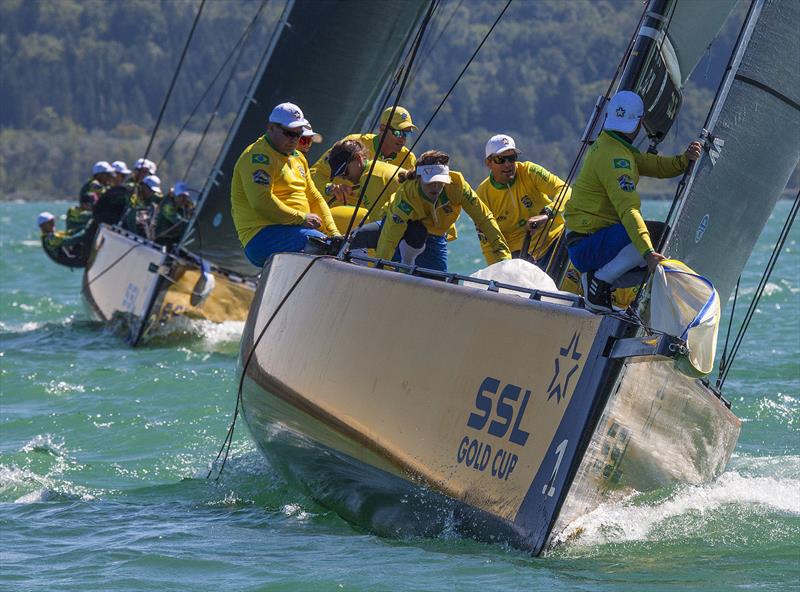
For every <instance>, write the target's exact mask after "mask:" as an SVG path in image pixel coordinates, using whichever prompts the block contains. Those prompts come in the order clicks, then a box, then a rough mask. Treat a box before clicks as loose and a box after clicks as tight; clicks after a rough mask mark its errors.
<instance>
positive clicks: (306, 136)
mask: <svg viewBox="0 0 800 592" xmlns="http://www.w3.org/2000/svg"><path fill="white" fill-rule="evenodd" d="M320 142H322V136H320V135H319V134H318V133H316V132H315V131H314V130H312V129H311V128H310V127H307V128H303V135H302V136H300V141H298V142H297V150H298V151H300V152H302V153H303V155H304V156H306V160H308V151H309V150H311V146H312V145H313V144H319V143H320Z"/></svg>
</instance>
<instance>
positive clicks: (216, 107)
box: [183, 0, 267, 179]
mask: <svg viewBox="0 0 800 592" xmlns="http://www.w3.org/2000/svg"><path fill="white" fill-rule="evenodd" d="M266 5H267V0H262V2H261V6H259V8H258V12H257V13H256V15H255V16H254V17H253V20H252V21H250V24H249V25H248V26H247V29H246V30H245V41H244V43H242V44H241V46H240V47H239V55H237V56H236V60H235V61H234V62H233V65H232V66H231V71H230V73H229V74H228V80H227V81H226V82H225V85H224V86H223V87H222V92H221V93H220V94H219V98H218V99H217V103H216V105H214V109H213V110H212V111H211V116H210V117H209V118H208V122H207V123H206V127H205V128H204V129H203V134H202V135H201V136H200V141H199V142H198V143H197V146H195V149H194V154H193V155H192V158H191V160H190V161H189V164H188V166H187V167H186V172H185V173H184V174H183V178H184V179H188V178H189V171H191V170H192V166H194V163H195V160H197V155H198V154H200V148H201V147H202V146H203V143H204V142H205V140H206V136H207V135H208V130H209V129H210V128H211V124H212V123H213V122H214V119H216V117H217V113H219V108H220V106H221V105H222V101H223V99H224V98H225V95H226V94H227V92H228V88H229V87H230V85H231V82H232V81H233V77H234V75H235V74H236V68H237V66H238V65H239V62H240V61H241V59H242V56H243V55H244V48H245V46H246V44H247V38H249V37H250V34H251V33H252V32H253V28H254V25H255V23H256V21H257V20H258V17H259V16H261V11H262V10H264V7H265V6H266Z"/></svg>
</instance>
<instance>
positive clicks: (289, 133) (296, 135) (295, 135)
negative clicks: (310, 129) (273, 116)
mask: <svg viewBox="0 0 800 592" xmlns="http://www.w3.org/2000/svg"><path fill="white" fill-rule="evenodd" d="M278 129H280V130H281V131H282V132H283V135H284V136H286V137H287V138H292V139H294V140H296V139H298V138H299V137H300V136H302V135H303V131H302V130H300V131H299V132H293V131H291V130H288V129H286V128H285V127H283V126H280V125H279V126H278Z"/></svg>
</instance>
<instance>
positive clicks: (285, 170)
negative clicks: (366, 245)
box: [231, 135, 339, 246]
mask: <svg viewBox="0 0 800 592" xmlns="http://www.w3.org/2000/svg"><path fill="white" fill-rule="evenodd" d="M231 213H232V214H233V222H234V224H235V225H236V232H237V233H238V234H239V241H240V242H241V243H242V246H246V245H247V243H248V242H250V239H252V238H253V237H254V236H255V235H256V234H258V231H259V230H261V229H262V228H264V227H266V226H271V225H273V224H289V225H298V226H299V225H302V224H303V223H304V222H305V219H306V214H308V213H315V214H317V215H318V216H319V217H320V218H322V228H321V230H322V231H323V232H325V233H326V234H328V235H333V234H339V231H338V230H337V229H336V225H335V224H334V222H333V217H332V216H331V211H330V209H329V208H328V204H327V203H326V202H325V199H324V198H323V197H322V195H320V193H319V191H317V188H316V187H314V184H313V183H312V182H311V175H310V172H309V169H308V162H307V161H306V159H305V156H303V155H302V153H300V152H298V151H297V150H295V151H294V152H292V153H291V154H284V153H283V152H279V151H278V150H277V149H276V148H274V147H273V146H272V145H271V144H270V142H269V140H268V139H267V136H266V135H264V136H261V137H260V138H259V139H258V140H256V141H255V142H253V143H252V144H250V146H248V147H247V148H245V150H244V152H242V154H241V156H239V160H237V161H236V165H235V166H234V167H233V179H232V180H231Z"/></svg>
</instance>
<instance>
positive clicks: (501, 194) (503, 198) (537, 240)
mask: <svg viewBox="0 0 800 592" xmlns="http://www.w3.org/2000/svg"><path fill="white" fill-rule="evenodd" d="M516 169H517V172H516V174H515V176H514V178H513V179H512V180H511V183H508V184H507V185H503V184H501V183H498V182H496V181H495V180H494V179H493V178H492V176H491V175H489V176H488V177H486V179H484V180H483V182H482V183H481V184H480V185H478V190H477V194H478V197H479V198H480V199H481V201H482V202H483V203H485V204H486V205H487V206H488V207H489V209H490V210H491V211H492V214H494V219H495V220H497V226H498V227H499V228H500V232H502V233H503V238H505V240H506V243H507V244H508V247H509V248H510V249H511V251H512V252H513V251H519V250H520V249H521V248H522V241H523V240H524V239H525V235H526V234H527V232H528V230H527V223H528V219H529V218H531V217H533V216H538V215H539V214H541V213H542V210H543V209H544V208H550V209H551V210H552V211H553V213H555V214H556V217H555V218H554V219H553V221H552V223H551V224H548V225H542V226H541V227H540V228H539V229H538V230H537V231H536V232H535V233H534V234H533V236H532V237H531V248H533V247H535V248H536V250H535V252H533V253H531V254H532V255H533V258H534V259H540V258H541V257H543V256H544V255H545V253H547V249H549V248H550V245H552V244H553V241H555V240H556V239H557V238H558V237H559V236H560V235H561V232H562V230H563V228H564V218H563V217H562V215H561V212H563V211H564V206H565V205H566V203H567V200H569V197H570V193H571V191H570V189H569V188H567V190H566V192H565V193H564V197H563V198H562V199H561V201H560V203H559V204H558V207H556V200H557V199H558V197H559V195H560V194H561V191H562V189H563V187H564V185H565V183H564V181H562V180H561V179H559V178H558V177H557V176H556V175H554V174H553V173H551V172H550V171H548V170H547V169H545V168H544V167H541V166H539V165H538V164H535V163H532V162H518V163H516ZM545 230H546V231H547V235H546V236H541V235H542V234H543V233H544V232H545ZM478 236H479V237H480V239H481V249H483V255H484V257H486V260H487V261H489V263H496V261H495V260H493V259H492V250H491V247H490V245H489V242H488V241H487V240H486V237H485V236H484V235H483V233H482V232H479V234H478Z"/></svg>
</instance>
